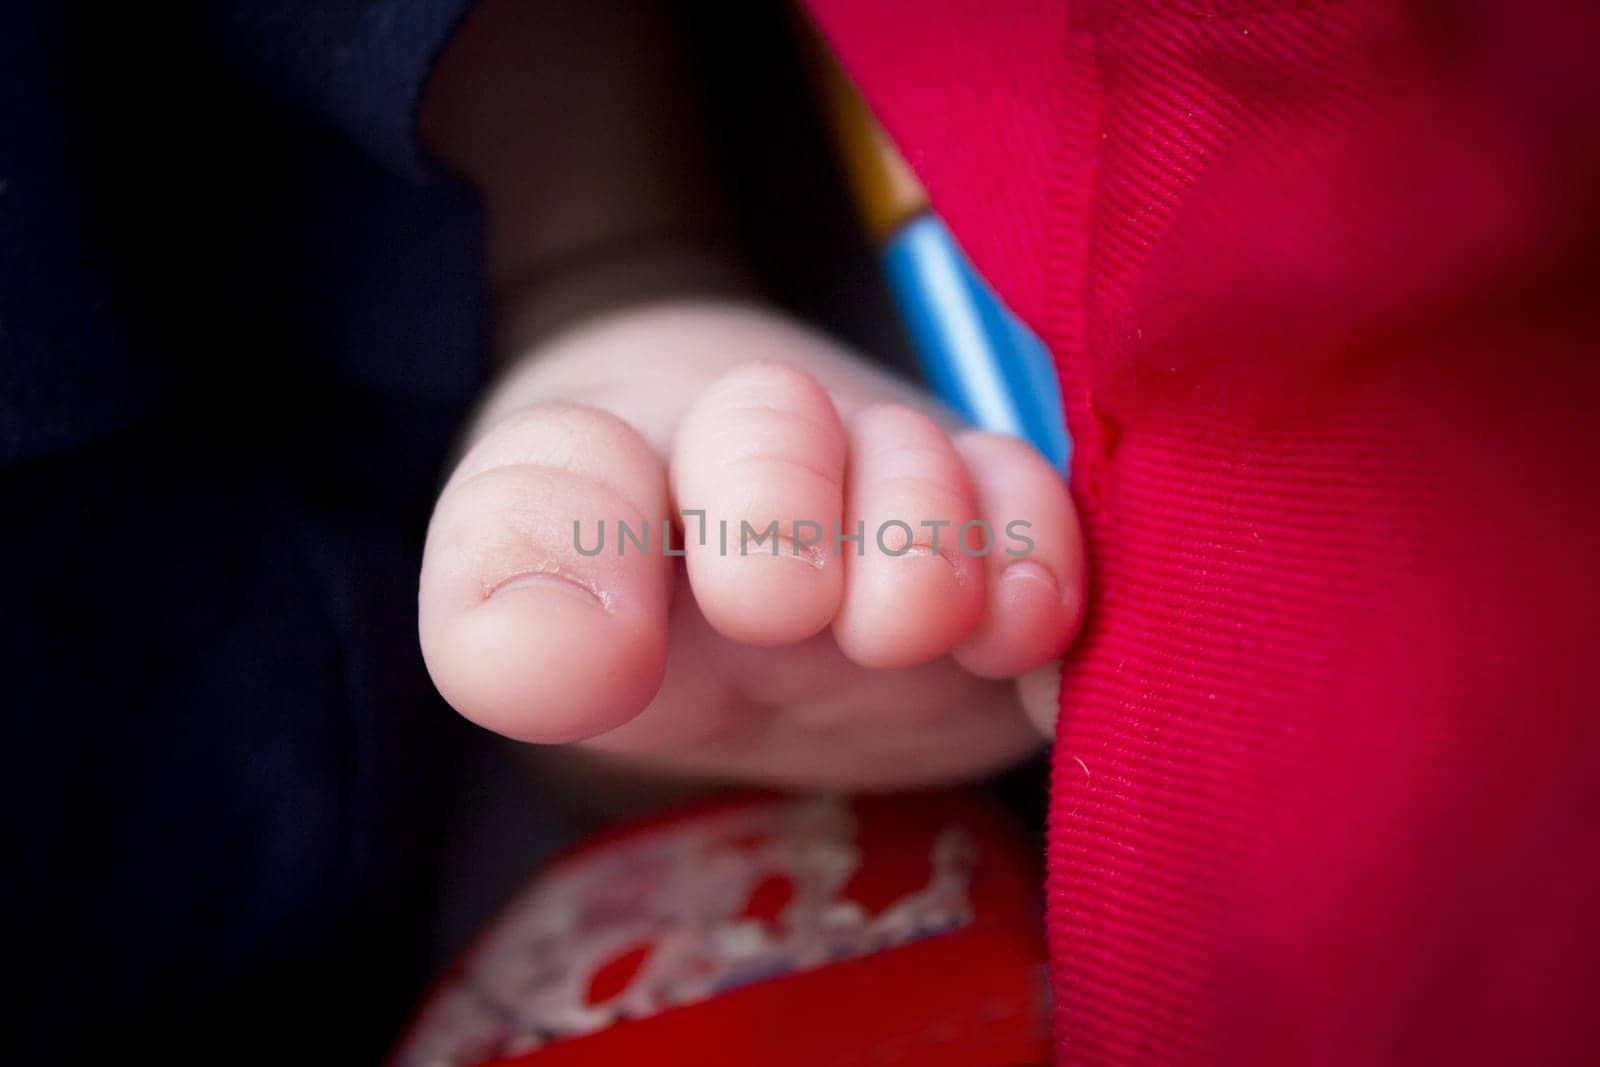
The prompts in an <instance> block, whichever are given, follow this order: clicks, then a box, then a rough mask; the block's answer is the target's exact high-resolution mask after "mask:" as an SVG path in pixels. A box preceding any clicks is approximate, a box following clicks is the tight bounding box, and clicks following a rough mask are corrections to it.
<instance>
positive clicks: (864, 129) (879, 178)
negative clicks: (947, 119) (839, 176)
mask: <svg viewBox="0 0 1600 1067" xmlns="http://www.w3.org/2000/svg"><path fill="white" fill-rule="evenodd" d="M815 43H816V47H815V48H814V49H813V52H814V53H815V58H816V66H817V71H818V76H819V78H820V79H821V81H822V86H823V100H824V101H825V103H826V106H827V109H828V118H829V119H830V121H831V123H832V125H833V130H834V135H835V136H836V137H837V138H838V141H839V149H840V156H841V158H842V160H843V162H844V167H845V172H846V174H847V175H848V176H849V179H850V185H851V188H852V190H853V191H854V193H855V198H856V205H857V207H858V208H859V210H860V211H861V215H862V218H863V220H864V221H865V223H866V227H867V232H868V233H870V234H871V235H872V239H873V240H874V241H876V242H879V243H882V241H883V240H884V239H885V238H886V237H888V236H889V235H890V234H891V233H893V232H894V231H895V230H896V229H898V228H899V227H900V226H901V224H903V223H905V222H906V221H907V220H909V219H911V218H914V217H915V216H917V215H920V214H922V213H923V212H925V211H927V210H928V194H927V193H926V192H925V191H924V190H923V188H922V183H921V182H919V181H917V178H916V175H914V174H912V173H911V167H910V166H909V165H907V163H906V161H905V159H904V158H902V157H901V155H900V153H899V152H898V151H897V150H896V149H895V147H894V143H893V142H892V141H890V140H889V135H888V134H887V133H885V132H884V130H883V127H882V126H880V125H879V124H878V120H877V119H876V118H875V117H874V116H873V114H872V112H871V111H870V110H869V109H868V108H867V104H866V101H865V100H863V99H861V94H860V93H859V92H857V91H856V87H855V86H854V85H853V84H851V82H850V77H849V75H847V74H846V73H845V72H844V69H843V68H842V67H840V66H839V62H838V60H836V59H834V58H833V55H832V53H831V52H829V51H828V49H827V47H826V46H825V45H824V44H823V43H822V42H821V41H820V40H819V41H816V42H815Z"/></svg>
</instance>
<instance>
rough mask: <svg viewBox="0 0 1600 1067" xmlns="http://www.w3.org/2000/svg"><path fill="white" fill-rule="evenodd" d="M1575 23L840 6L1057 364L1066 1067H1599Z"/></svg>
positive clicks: (892, 107) (1585, 256)
mask: <svg viewBox="0 0 1600 1067" xmlns="http://www.w3.org/2000/svg"><path fill="white" fill-rule="evenodd" d="M1584 6H1585V5H1579V4H1572V5H1561V4H1557V3H1552V2H1547V0H1534V2H1524V3H1517V2H1514V0H1497V2H1485V3H1478V4H1470V3H1469V4H1417V3H1412V4H1399V3H1380V2H1350V3H1342V2H1330V0H1279V2H1250V0H1231V2H1210V0H1192V2H1188V3H1168V2H1160V0H1147V2H1139V3H1121V4H1116V3H1089V2H1085V3H1082V4H1078V5H1073V6H1072V10H1070V11H1069V10H1068V9H1067V7H1066V6H1063V5H1061V4H1057V3H1040V2H1024V0H1006V2H1002V3H979V2H977V0H969V2H961V3H957V2H951V0H945V2H941V3H921V4H895V3H888V2H864V0H813V3H812V7H813V8H814V9H815V12H816V15H817V18H818V21H819V23H820V25H821V26H822V28H823V30H824V32H825V34H826V35H827V36H828V37H829V38H830V40H831V41H832V43H833V44H834V46H835V48H836V49H837V50H838V52H839V54H840V55H841V57H842V58H843V60H844V62H845V65H846V66H847V68H848V69H849V70H850V71H851V72H852V74H853V75H854V76H855V77H856V79H857V80H858V82H859V83H860V84H861V86H862V88H863V90H864V91H865V93H866V95H867V96H868V98H869V100H870V101H871V102H872V103H873V105H874V107H875V108H876V109H877V111H878V113H879V115H880V116H881V117H882V119H883V120H884V122H885V124H886V125H887V127H888V128H889V130H890V132H891V133H892V134H893V135H894V136H895V138H896V139H897V141H898V142H899V143H900V145H901V147H902V148H903V149H904V150H905V153H906V155H907V157H908V158H909V159H910V161H911V162H912V165H913V166H914V167H915V168H916V169H917V170H918V172H919V173H920V174H921V176H922V177H923V179H924V180H925V182H926V183H927V185H928V187H929V190H930V193H931V195H932V197H933V200H934V203H935V206H936V208H937V209H938V210H939V211H940V212H941V213H942V214H943V215H944V217H945V218H946V220H947V221H948V222H949V223H950V224H951V226H952V228H953V230H954V231H955V232H956V234H957V235H958V237H959V239H960V240H961V241H962V243H963V244H964V245H965V247H966V248H967V250H968V252H969V253H970V254H971V255H972V257H973V258H974V260H975V262H976V263H977V265H978V266H979V268H980V269H981V270H982V271H983V272H984V273H985V274H986V275H987V276H988V277H989V278H990V279H991V281H993V282H994V283H995V284H996V286H997V288H999V290H1000V291H1001V293H1002V294H1003V295H1004V296H1005V297H1006V298H1007V300H1008V301H1009V302H1010V303H1011V305H1012V306H1013V307H1014V308H1015V309H1016V310H1018V312H1019V313H1021V314H1022V315H1023V317H1024V318H1026V319H1027V320H1028V321H1029V322H1031V323H1032V324H1033V325H1034V326H1035V328H1037V329H1038V330H1039V331H1040V333H1041V334H1042V336H1043V337H1044V338H1045V339H1046V340H1047V342H1048V343H1049V344H1050V346H1051V348H1052V350H1053V351H1054V352H1055V354H1056V358H1057V361H1058V364H1059V368H1060V371H1061V376H1062V380H1063V383H1064V390H1065V397H1066V403H1067V410H1068V421H1069V424H1070V427H1071V429H1072V432H1073V436H1074V439H1075V441H1076V446H1077V452H1076V455H1075V458H1074V465H1073V471H1072V479H1073V489H1074V492H1075V494H1076V496H1077V498H1078V500H1079V504H1080V506H1081V508H1082V510H1083V512H1084V515H1085V518H1086V522H1087V524H1088V529H1089V533H1090V543H1091V546H1092V551H1093V568H1094V577H1093V583H1094V588H1093V599H1092V607H1091V616H1090V620H1089V623H1088V628H1087V631H1086V634H1085V636H1084V638H1083V640H1082V642H1081V643H1080V645H1079V646H1078V647H1077V649H1076V650H1075V651H1074V653H1073V654H1072V656H1071V657H1070V659H1069V661H1068V664H1067V668H1066V673H1065V677H1064V685H1063V690H1062V698H1061V720H1060V727H1059V732H1058V740H1057V744H1056V749H1055V768H1056V770H1055V783H1054V789H1053V795H1052V801H1051V807H1052V812H1051V822H1050V828H1049V884H1048V887H1047V888H1048V910H1049V915H1048V921H1049V932H1050V940H1051V954H1052V961H1053V972H1054V986H1055V994H1056V1013H1057V1041H1058V1049H1059V1053H1060V1059H1061V1061H1062V1062H1064V1063H1075V1064H1101V1063H1107V1064H1110V1063H1115V1064H1145V1063H1148V1064H1161V1065H1175V1064H1188V1063H1364V1064H1365V1063H1393V1064H1402V1063H1404V1064H1412V1063H1434V1062H1449V1063H1477V1062H1484V1063H1489V1062H1494V1063H1550V1062H1573V1063H1579V1062H1582V1063H1595V1062H1600V848H1597V846H1600V832H1597V830H1596V828H1595V826H1594V818H1595V816H1596V814H1597V813H1600V802H1597V801H1596V799H1595V796H1596V793H1597V790H1600V722H1597V719H1600V715H1597V712H1600V666H1597V663H1600V649H1597V648H1596V647H1595V646H1596V641H1597V639H1600V607H1597V605H1600V596H1597V594H1600V587H1597V585H1600V583H1597V579H1596V574H1597V572H1600V503H1597V500H1600V444H1597V440H1600V429H1597V426H1596V420H1600V372H1597V369H1596V367H1595V360H1596V358H1597V355H1600V315H1597V309H1596V302H1595V294H1596V291H1597V290H1596V287H1595V284H1594V283H1595V280H1596V277H1595V276H1596V271H1595V265H1596V251H1595V250H1596V248H1597V247H1600V221H1597V216H1600V211H1597V198H1600V150H1597V144H1600V138H1597V136H1596V131H1597V129H1600V68H1597V64H1596V62H1595V60H1594V59H1593V58H1592V53H1593V52H1594V41H1595V40H1597V39H1600V38H1597V36H1596V34H1595V30H1596V27H1595V25H1593V23H1594V21H1595V20H1594V19H1593V17H1591V16H1587V15H1586V14H1582V13H1580V9H1581V8H1583V7H1584ZM1568 7H1570V10H1568Z"/></svg>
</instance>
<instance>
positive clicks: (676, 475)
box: [419, 302, 1085, 789]
mask: <svg viewBox="0 0 1600 1067" xmlns="http://www.w3.org/2000/svg"><path fill="white" fill-rule="evenodd" d="M773 523H776V524H777V527H776V530H777V537H776V539H774V538H773V537H771V536H766V537H764V538H763V537H762V535H763V534H766V533H768V532H769V531H770V530H771V529H772V524H773ZM624 525H626V527H627V528H628V529H629V531H630V532H631V534H632V535H633V536H632V537H623V536H621V534H622V527H623V526H624ZM664 528H670V529H671V535H670V538H668V539H667V542H666V543H663V536H662V531H663V529H664ZM724 529H725V530H726V531H727V532H726V534H725V535H724V534H723V533H722V531H723V530H724ZM646 530H648V534H645V531H646ZM858 534H859V539H857V535H858ZM602 538H603V540H601V539H602ZM597 544H598V545H599V546H600V548H599V550H598V551H596V546H597ZM1084 581H1085V576H1084V551H1083V542H1082V537H1081V534H1080V531H1079V527H1078V520H1077V516H1076V514H1075V512H1074V510H1073V505H1072V501H1071V498H1070V497H1069V496H1068V494H1067V492H1066V488H1065V485H1064V483H1063V480H1062V478H1061V477H1060V475H1059V474H1058V473H1057V472H1056V471H1054V470H1053V469H1051V467H1050V466H1049V464H1048V463H1047V462H1046V461H1045V460H1044V459H1043V458H1042V457H1041V456H1040V455H1039V454H1038V453H1037V452H1035V451H1034V450H1033V449H1032V448H1031V447H1030V446H1028V445H1027V444H1026V443H1023V442H1020V441H1016V440H1013V439H1010V438H1007V437H1002V436H998V435H995V434H991V433H985V432H981V431H976V430H971V429H965V428H963V427H961V426H960V425H959V423H958V421H957V420H956V419H955V418H954V417H953V416H951V415H949V414H948V413H946V412H944V411H943V410H941V409H940V407H939V406H938V404H937V403H936V402H935V401H934V400H932V399H931V398H930V397H929V396H927V395H925V394H924V393H922V392H921V391H919V390H917V389H915V388H913V387H911V386H910V385H908V384H906V383H904V382H901V381H899V380H898V379H895V378H892V377H890V376H888V375H886V374H884V373H883V372H881V371H879V370H877V369H876V368H874V367H872V366H870V365H869V364H867V363H866V362H864V361H863V360H861V359H860V358H858V357H856V356H854V355H852V354H851V353H849V352H847V351H844V350H842V349H841V348H840V347H838V346H837V345H835V344H834V343H832V342H830V341H828V340H826V339H825V338H822V337H820V336H818V335H817V334H815V333H813V332H811V331H809V330H807V329H804V328H802V327H800V326H798V325H796V324H794V323H792V322H790V321H788V320H786V319H783V318H781V317H779V316H777V315H774V314H771V313H769V312H766V311H762V310H760V309H757V308H755V307H754V306H748V305H742V304H735V303H722V302H677V303H660V304H654V305H648V306H644V307H639V308H635V309H632V310H626V311H620V312H613V313H610V314H608V315H605V316H602V317H600V318H598V319H595V320H592V321H590V322H589V323H587V324H585V325H582V326H578V327H575V328H572V329H569V330H567V331H565V332H564V333H562V334H559V335H557V336H555V337H553V338H551V339H549V340H546V341H544V342H541V343H540V344H538V345H537V346H536V348H535V350H534V351H531V352H529V353H528V354H527V355H525V356H524V357H522V358H521V359H520V360H519V361H518V362H517V363H516V364H514V365H513V366H512V367H511V368H510V370H509V371H508V373H507V374H506V375H505V376H504V377H503V378H502V379H501V381H500V383H499V384H498V386H497V387H496V388H495V390H494V391H493V392H492V394H491V396H490V397H489V399H488V401H487V402H486V404H485V405H484V407H483V409H482V411H481V412H480V413H479V415H478V417H477V418H476V420H475V422H474V424H473V426H472V427H471V428H470V430H469V432H468V435H467V439H466V442H465V448H464V451H463V453H462V455H461V458H460V460H459V462H458V463H457V464H456V467H455V469H454V472H453V473H452V474H451V476H450V478H449V480H448V482H447V483H446V485H445V486H444V488H443V490H442V491H441V493H440V495H439V499H438V502H437V505H436V507H435V510H434V515H433V520H432V523H431V524H430V527H429V530H428V542H427V550H426V553H425V557H424V561H423V566H422V574H421V579H420V589H419V609H420V614H419V625H420V635H421V640H422V650H423V654H424V657H425V659H426V661H427V665H428V670H429V672H430V673H431V674H432V677H433V680H434V682H435V684H436V685H437V686H438V688H439V691H440V693H441V694H443V696H444V698H445V699H446V700H447V701H449V703H450V704H451V705H453V706H454V707H455V708H456V709H457V710H458V711H460V712H461V714H463V715H465V716H466V717H467V718H469V719H471V720H473V721H474V722H477V723H479V724H481V725H483V726H485V727H488V728H489V729H491V730H496V731H498V732H500V733H502V734H505V735H506V736H508V737H512V738H517V739H520V740H523V741H529V742H538V743H542V744H571V745H576V746H578V747H580V748H581V749H583V750H585V751H588V752H590V753H593V754H596V755H598V756H601V757H603V758H605V759H606V760H607V761H608V762H615V763H620V764H623V765H633V766H638V767H641V768H646V769H650V770H653V771H658V772H661V771H664V772H668V773H670V774H674V775H683V776H692V777H698V778H712V779H720V780H734V781H746V782H759V783H764V784H769V785H775V786H801V787H819V788H843V789H864V788H865V789H875V788H897V787H909V786H917V785H926V784H933V783H939V782H951V781H960V780H964V779H970V778H975V777H979V776H982V775H984V774H987V773H990V772H993V771H996V770H998V769H1001V768H1003V767H1004V766H1006V765H1008V764H1010V763H1012V762H1015V761H1016V760H1018V759H1020V758H1022V757H1024V756H1026V755H1028V754H1029V753H1031V752H1032V751H1034V750H1036V749H1037V748H1038V747H1039V746H1040V745H1041V744H1043V743H1044V738H1045V736H1046V735H1047V733H1048V731H1049V728H1050V724H1051V723H1052V722H1053V721H1054V717H1055V661H1056V660H1057V658H1058V657H1059V656H1060V655H1061V654H1062V653H1063V651H1064V650H1065V649H1066V648H1067V646H1068V644H1069V643H1070V642H1071V640H1072V638H1073V635H1074V634H1075V632H1076V630H1077V628H1078V624H1079V620H1080V616H1081V614H1082V606H1083V602H1084Z"/></svg>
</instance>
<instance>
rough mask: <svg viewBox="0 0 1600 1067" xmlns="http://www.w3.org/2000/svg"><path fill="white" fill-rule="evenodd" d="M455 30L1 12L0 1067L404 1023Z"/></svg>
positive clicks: (417, 887) (420, 805)
mask: <svg viewBox="0 0 1600 1067" xmlns="http://www.w3.org/2000/svg"><path fill="white" fill-rule="evenodd" d="M467 6H469V0H410V2H406V0H369V2H354V0H343V2H329V0H324V2H320V3H318V2H314V0H305V2H301V0H295V2H281V3H273V4H269V3H258V4H249V3H243V2H237V3H231V4H221V3H218V4H201V3H167V4H106V5H100V4H89V3H69V2H62V0H37V2H31V3H30V2H21V0H18V2H12V3H7V4H4V5H0V72H3V75H0V568H3V571H0V707H3V708H4V715H3V720H4V722H5V729H6V738H5V760H6V764H5V780H6V802H5V822H6V826H7V835H8V847H7V850H6V851H7V855H8V858H9V860H10V868H11V877H10V879H9V881H10V882H11V883H12V886H13V887H14V888H17V889H20V891H21V892H20V894H19V896H18V898H17V899H16V900H15V902H14V903H13V904H11V905H10V906H9V907H8V909H7V911H8V917H9V918H10V920H11V929H12V933H11V934H10V936H9V937H8V939H7V944H8V948H10V949H11V952H10V953H8V963H9V965H10V966H9V968H8V970H9V971H10V974H11V976H12V977H13V978H14V979H17V978H20V979H22V980H23V981H24V982H25V983H26V984H27V985H28V987H29V992H28V994H27V995H26V996H25V997H24V998H23V999H22V1001H21V1002H20V1008H19V1007H16V1006H14V1012H13V1018H18V1019H21V1020H23V1022H22V1024H21V1025H22V1047H23V1048H24V1049H39V1050H54V1051H56V1052H57V1053H59V1054H60V1055H61V1056H62V1057H63V1058H64V1059H67V1060H70V1059H72V1058H73V1056H72V1053H75V1052H81V1051H86V1050H89V1049H92V1048H95V1047H97V1046H101V1045H104V1044H108V1043H110V1044H122V1045H124V1046H125V1047H129V1048H137V1049H138V1050H139V1051H140V1052H142V1053H146V1054H153V1055H155V1056H156V1057H157V1058H173V1057H176V1058H188V1057H189V1056H191V1055H195V1054H198V1053H199V1052H200V1051H202V1050H204V1049H205V1048H207V1047H208V1046H207V1044H206V1043H207V1042H208V1041H210V1040H212V1036H211V1035H213V1034H214V1033H216V1032H217V1031H218V1030H219V1029H220V1030H221V1031H223V1032H224V1033H225V1034H226V1035H227V1042H228V1044H227V1045H226V1046H223V1047H224V1048H225V1049H226V1050H227V1054H226V1055H219V1056H217V1057H216V1058H215V1059H213V1060H212V1062H230V1061H232V1062H236V1061H237V1060H239V1059H245V1060H255V1059H258V1058H269V1057H284V1056H287V1057H289V1058H290V1060H291V1061H293V1062H324V1061H327V1060H329V1059H330V1058H334V1057H343V1058H342V1059H340V1060H339V1061H340V1062H370V1061H371V1060H372V1059H373V1058H374V1057H375V1056H376V1055H377V1054H378V1052H379V1051H381V1049H382V1047H383V1045H384V1044H385V1043H386V1042H387V1040H388V1039H389V1038H390V1037H392V1036H393V1031H394V1028H395V1027H396V1026H397V1025H398V1023H399V1021H400V1014H401V1013H402V1012H403V1011H404V1010H405V1008H406V1006H407V1003H408V1002H409V1000H410V998H411V997H413V996H414V995H415V994H416V992H417V985H418V982H419V980H420V976H421V972H422V957H421V951H422V943H421V938H422V936H423V930H424V929H425V922H424V920H425V917H426V913H427V907H428V899H427V895H426V894H427V890H428V884H429V881H428V879H429V875H428V872H429V870H430V863H431V861H432V859H433V855H432V852H431V850H432V848H433V847H434V839H435V836H436V830H437V824H438V818H439V798H440V795H441V792H442V789H443V786H444V784H445V783H446V782H447V780H448V776H449V774H450V770H451V758H450V757H451V752H452V751H453V750H454V747H455V745H456V743H457V742H458V741H459V737H460V730H461V729H462V728H461V727H460V726H458V725H457V724H456V723H455V722H454V720H453V718H452V716H451V715H450V714H449V712H448V711H447V709H444V708H443V706H442V705H441V704H440V703H439V701H438V698H437V697H436V696H434V695H433V693H432V690H431V687H430V686H429V685H428V682H427V678H426V675H425V672H424V671H423V669H422V666H421V662H420V657H419V656H418V653H417V651H416V639H415V607H414V605H415V600H414V597H415V588H416V569H417V565H418V557H419V551H420V545H419V542H420V537H421V533H422V530H423V529H424V525H425V521H426V516H427V512H428V508H429V505H430V503H431V497H432V493H433V490H434V488H435V487H436V485H437V482H438V479H439V477H440V474H441V470H442V465H443V463H444V459H445V454H446V450H447V448H448V446H449V442H450V440H451V437H452V435H453V433H454V432H455V430H456V428H457V427H458V426H459V424H460V421H461V419H462V417H463V413H464V411H465V409H466V407H467V405H468V404H469V403H470V401H471V399H472V397H473V396H474V395H475V394H476V392H477V391H478V390H479V389H480V388H481V386H482V384H483V380H484V377H485V373H486V362H485V355H484V349H485V344H484V337H485V309H484V301H483V296H482V285H481V279H480V278H479V276H478V271H477V264H478V261H479V249H480V220H479V214H478V210H477V206H476V204H475V202H474V200H473V198H472V197H471V195H470V194H469V193H468V191H467V190H465V189H464V188H462V187H461V186H460V185H459V184H457V183H455V182H453V181H452V180H450V179H448V178H447V177H445V176H443V175H441V174H439V173H437V172H436V171H435V170H434V169H433V168H431V167H430V166H429V164H428V163H427V161H426V160H425V158H424V157H423V156H422V154H421V152H420V151H419V149H418V146H417V145H416V143H415V139H414V136H413V115H414V110H415V106H416V101H417V98H418V94H419V92H420V88H421V86H422V85H423V83H424V82H425V80H426V76H427V73H428V70H429V67H430V64H431V63H432V61H433V59H434V57H435V56H436V55H437V54H438V51H439V49H440V48H441V47H442V45H443V43H444V42H445V40H446V39H447V38H448V35H449V33H450V30H451V28H452V27H453V26H454V25H455V24H456V22H457V21H458V20H459V18H460V17H461V15H462V14H463V11H464V9H465V8H466V7H467ZM12 1047H14V1045H13V1046H12ZM213 1051H216V1050H215V1049H213ZM25 1058H26V1057H25ZM36 1061H37V1060H36V1059H33V1060H30V1062H36Z"/></svg>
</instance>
